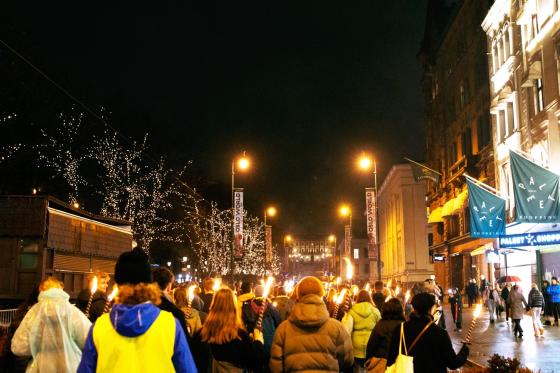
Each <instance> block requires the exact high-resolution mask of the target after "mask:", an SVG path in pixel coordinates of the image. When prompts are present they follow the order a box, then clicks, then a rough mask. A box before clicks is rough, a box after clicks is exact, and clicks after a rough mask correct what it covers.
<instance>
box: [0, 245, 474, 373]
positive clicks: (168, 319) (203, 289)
mask: <svg viewBox="0 0 560 373" xmlns="http://www.w3.org/2000/svg"><path fill="white" fill-rule="evenodd" d="M92 275H93V276H92V281H94V278H95V283H96V285H97V286H96V291H95V292H93V293H92V284H90V286H89V287H88V288H86V289H84V290H83V291H82V292H81V293H80V294H79V295H78V298H77V300H76V305H73V304H72V303H71V302H70V299H69V295H68V294H67V293H66V292H65V291H64V290H63V284H62V283H61V282H60V281H59V280H57V279H55V278H53V277H49V278H47V279H45V280H44V281H42V282H41V284H40V285H39V286H38V288H37V291H36V293H35V294H34V295H33V296H32V297H31V298H30V299H29V300H28V301H27V302H25V303H24V304H23V305H22V306H21V307H20V308H19V311H18V316H17V317H16V319H14V322H13V325H12V326H11V333H10V336H9V341H8V343H7V344H6V345H5V348H4V351H3V354H2V364H3V366H2V367H3V369H4V371H8V372H23V371H27V372H76V371H78V372H119V373H120V372H123V371H130V372H154V371H158V372H174V371H176V372H197V371H198V372H213V373H216V372H295V371H324V372H366V371H368V372H383V371H385V369H386V367H387V366H390V365H392V364H393V363H394V362H395V361H396V360H398V359H399V355H400V351H401V350H402V349H403V348H404V350H406V351H407V352H406V353H407V354H408V355H409V356H412V357H413V359H414V370H415V371H417V372H427V371H430V372H445V371H447V368H450V369H455V368H458V367H460V366H461V365H462V364H464V362H465V361H466V359H467V355H468V347H467V346H466V345H464V346H463V347H462V348H461V350H460V351H459V352H458V353H456V352H455V351H454V349H453V346H452V344H451V340H450V338H449V335H448V334H447V332H446V331H445V329H444V326H445V324H444V320H445V318H444V317H443V316H442V315H443V314H442V305H441V303H442V302H441V301H442V299H443V290H442V289H441V287H439V286H438V285H437V284H436V283H435V281H433V280H432V279H428V280H427V281H426V282H425V283H419V284H416V285H415V286H414V287H413V288H411V289H410V291H409V292H407V293H406V294H405V292H403V291H401V288H400V284H398V283H396V282H392V283H390V284H388V285H387V286H386V285H385V284H383V283H382V282H380V281H378V282H376V283H375V284H374V285H373V289H371V290H370V285H369V284H366V285H365V286H362V288H359V287H358V286H356V285H352V284H351V283H350V282H346V283H336V282H322V281H321V280H320V279H318V278H316V277H312V276H310V277H304V278H303V279H301V280H300V281H299V282H297V283H295V284H288V283H279V284H278V285H276V286H274V287H272V288H269V287H268V285H267V284H265V283H264V282H263V283H256V284H251V283H249V282H236V283H231V284H226V283H222V282H221V281H222V280H221V278H219V276H217V275H215V276H212V277H209V278H207V279H205V280H204V281H203V282H202V284H198V283H195V282H190V283H186V284H176V283H175V281H174V276H173V274H172V273H171V272H170V271H169V270H168V269H167V268H162V267H158V268H155V269H154V268H152V267H151V266H150V264H149V262H148V257H147V256H146V255H145V253H144V252H143V251H142V250H140V249H135V250H133V251H131V252H127V253H124V254H122V255H121V256H120V257H119V259H118V261H117V263H116V266H115V272H114V278H113V279H112V280H114V282H115V283H116V285H117V286H118V293H117V295H116V297H115V298H114V299H112V300H110V299H108V295H107V289H108V284H109V282H110V280H111V278H110V277H109V276H108V275H107V274H106V273H102V272H97V273H94V274H92ZM228 285H229V286H228ZM434 346H437V348H434Z"/></svg>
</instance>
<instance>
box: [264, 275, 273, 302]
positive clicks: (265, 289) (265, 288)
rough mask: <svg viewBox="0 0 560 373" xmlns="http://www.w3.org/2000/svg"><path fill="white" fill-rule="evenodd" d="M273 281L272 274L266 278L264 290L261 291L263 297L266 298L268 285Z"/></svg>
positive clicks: (268, 291) (268, 290)
mask: <svg viewBox="0 0 560 373" xmlns="http://www.w3.org/2000/svg"><path fill="white" fill-rule="evenodd" d="M273 282H274V277H272V276H270V277H268V278H267V279H266V283H265V285H264V291H263V299H266V298H268V293H270V287H271V286H272V283H273Z"/></svg>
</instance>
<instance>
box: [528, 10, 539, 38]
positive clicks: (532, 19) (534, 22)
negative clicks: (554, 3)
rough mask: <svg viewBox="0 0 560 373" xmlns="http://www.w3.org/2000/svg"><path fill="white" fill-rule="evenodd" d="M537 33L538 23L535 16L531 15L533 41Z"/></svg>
mask: <svg viewBox="0 0 560 373" xmlns="http://www.w3.org/2000/svg"><path fill="white" fill-rule="evenodd" d="M538 33H539V22H538V20H537V15H536V14H533V15H532V16H531V37H530V39H533V38H534V37H535V36H537V34H538Z"/></svg>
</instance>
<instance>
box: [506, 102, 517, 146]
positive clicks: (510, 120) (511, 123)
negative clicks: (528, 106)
mask: <svg viewBox="0 0 560 373" xmlns="http://www.w3.org/2000/svg"><path fill="white" fill-rule="evenodd" d="M505 114H506V117H507V119H506V122H507V135H506V137H509V136H511V135H512V134H513V130H514V128H515V118H514V116H513V102H508V103H507V107H506V113H505Z"/></svg>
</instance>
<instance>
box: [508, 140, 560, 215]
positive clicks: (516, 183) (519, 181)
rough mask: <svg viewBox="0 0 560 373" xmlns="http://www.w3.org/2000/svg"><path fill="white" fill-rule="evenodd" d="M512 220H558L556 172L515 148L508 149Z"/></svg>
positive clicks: (559, 213) (559, 211) (559, 207)
mask: <svg viewBox="0 0 560 373" xmlns="http://www.w3.org/2000/svg"><path fill="white" fill-rule="evenodd" d="M509 157H510V162H511V176H512V179H513V196H514V198H515V221H516V222H518V223H550V222H557V221H560V206H559V204H558V180H559V179H558V175H556V174H555V173H553V172H550V171H549V170H547V169H545V168H543V167H541V166H539V165H537V164H536V163H533V162H531V161H530V160H528V159H527V158H525V157H523V156H521V155H519V154H517V153H516V152H514V151H511V150H510V152H509Z"/></svg>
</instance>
